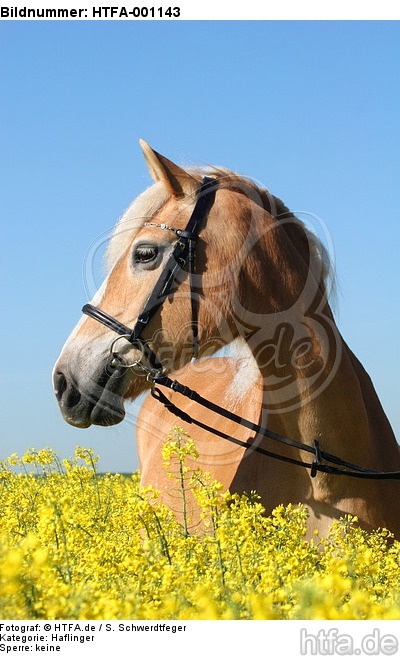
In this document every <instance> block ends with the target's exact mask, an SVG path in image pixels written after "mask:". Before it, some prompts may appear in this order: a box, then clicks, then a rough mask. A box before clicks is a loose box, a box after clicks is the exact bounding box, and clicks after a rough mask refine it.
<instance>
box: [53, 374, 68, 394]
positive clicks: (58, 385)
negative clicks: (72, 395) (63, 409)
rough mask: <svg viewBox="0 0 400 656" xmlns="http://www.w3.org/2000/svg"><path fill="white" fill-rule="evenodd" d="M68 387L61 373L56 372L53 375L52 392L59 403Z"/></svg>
mask: <svg viewBox="0 0 400 656" xmlns="http://www.w3.org/2000/svg"><path fill="white" fill-rule="evenodd" d="M67 387H68V383H67V379H66V378H65V376H64V374H63V373H62V371H56V373H55V374H54V392H55V394H56V396H57V398H58V400H59V401H61V397H62V395H63V394H64V392H65V391H66V389H67Z"/></svg>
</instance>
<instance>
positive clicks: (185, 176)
mask: <svg viewBox="0 0 400 656" xmlns="http://www.w3.org/2000/svg"><path fill="white" fill-rule="evenodd" d="M141 145H142V149H143V152H144V156H145V159H146V163H147V165H148V168H149V171H150V174H151V176H152V178H153V180H154V183H155V184H154V185H153V186H152V187H150V188H149V189H148V190H146V191H145V192H144V193H143V194H141V195H140V196H139V197H138V198H137V199H136V200H135V201H134V202H133V204H132V205H131V206H130V207H129V209H128V210H127V212H126V213H125V215H124V216H123V217H122V218H121V219H120V221H119V222H118V224H117V226H116V228H115V231H114V234H113V237H112V239H111V242H110V245H109V248H108V252H107V265H108V275H107V277H106V279H105V281H104V283H103V285H102V286H101V288H100V290H99V291H98V292H97V294H96V295H95V297H94V298H93V299H92V304H93V305H95V306H96V307H97V308H98V309H100V310H101V311H103V312H105V313H107V314H108V315H111V316H112V317H115V318H116V319H117V320H118V321H119V322H121V323H122V324H124V325H126V326H133V325H134V324H135V322H136V320H137V317H138V316H139V315H140V312H141V310H142V309H143V307H144V305H145V303H146V301H147V299H148V298H149V296H150V294H151V292H152V290H153V289H154V287H155V285H156V283H157V280H158V279H159V276H160V272H161V271H162V270H163V267H164V266H165V263H166V261H167V260H168V258H169V256H170V255H171V253H172V251H173V249H174V245H175V244H176V241H177V236H176V230H181V231H182V230H184V229H185V226H186V225H187V222H188V218H189V217H190V215H191V213H192V212H193V208H194V207H195V204H196V198H197V194H198V191H199V188H200V187H201V184H202V180H203V177H202V176H203V174H204V172H203V171H201V170H200V169H193V170H192V169H189V170H184V169H182V168H180V167H179V166H177V165H176V164H174V163H173V162H171V161H169V160H168V159H166V158H165V157H163V156H161V155H159V154H158V153H156V152H155V151H154V150H152V149H151V148H150V147H149V146H148V144H146V143H145V142H141ZM207 175H208V176H211V177H212V178H215V179H216V181H217V182H216V187H217V190H216V192H215V199H214V202H213V204H212V207H211V208H210V209H209V212H208V215H207V217H205V219H204V222H203V224H202V226H201V231H200V234H199V239H198V241H197V244H196V269H195V274H194V276H193V281H192V283H193V282H194V287H193V286H192V285H191V281H190V276H189V274H188V271H187V270H186V269H185V268H182V269H181V270H180V271H179V274H178V275H177V277H176V279H175V281H174V285H173V286H172V288H171V289H170V291H169V293H168V297H167V298H166V300H164V302H163V303H162V305H160V307H158V308H157V310H156V312H155V313H154V315H153V316H152V318H151V321H150V322H149V324H148V325H146V326H145V328H144V330H143V334H142V335H143V338H144V339H145V341H146V343H147V344H148V345H149V347H150V348H151V350H152V351H153V352H154V353H156V354H157V358H158V360H159V361H160V362H161V363H162V365H163V368H164V371H166V372H171V371H175V370H177V369H180V368H181V367H182V366H183V365H184V364H186V363H187V362H188V361H189V360H190V358H191V356H192V340H193V332H192V329H193V324H192V304H191V297H192V295H193V289H195V292H196V297H197V300H198V316H197V329H198V341H199V344H200V352H199V354H200V356H201V355H204V354H211V353H213V352H215V351H216V350H218V348H220V347H221V346H222V345H224V344H227V343H229V342H231V341H232V340H233V339H235V338H236V337H242V338H244V339H245V340H246V341H247V342H249V343H250V345H251V350H252V352H253V353H254V354H255V355H256V357H257V354H258V355H259V360H260V362H259V365H260V367H262V365H263V362H264V364H269V365H271V356H270V354H271V344H269V343H268V340H267V343H266V344H265V343H264V345H262V344H260V343H259V342H257V335H258V334H259V333H260V331H261V328H262V326H263V324H264V323H265V317H269V322H270V324H271V331H270V335H271V338H272V339H273V338H274V335H278V333H277V326H278V325H286V324H289V323H290V324H291V325H292V326H293V321H292V318H293V313H294V312H297V313H298V312H299V310H298V308H299V306H301V311H300V314H301V316H302V317H303V316H305V314H306V313H307V310H308V309H309V307H310V306H311V305H313V303H314V306H315V307H314V310H313V312H314V314H315V308H317V307H319V306H320V305H321V299H323V298H324V292H325V289H324V277H325V269H324V262H323V257H321V251H320V250H319V249H318V245H317V242H316V240H314V239H313V238H312V237H311V236H310V234H309V233H308V232H307V230H306V229H305V228H304V226H303V224H302V223H301V222H300V221H299V220H297V219H295V217H294V216H293V215H292V214H291V213H290V212H289V211H288V210H287V208H286V207H285V206H284V205H283V203H282V202H281V201H280V200H279V199H277V198H275V197H274V196H272V195H270V194H269V193H268V192H267V191H266V190H265V189H263V188H260V187H258V186H257V185H256V184H254V183H253V182H251V181H249V180H248V179H246V178H242V177H240V176H238V175H235V174H233V173H231V172H229V171H226V170H224V169H220V168H218V169H217V168H216V169H211V170H208V171H207ZM161 227H163V228H164V229H159V228H161ZM171 228H172V229H171ZM305 290H308V291H307V293H306V294H305ZM306 297H307V298H306ZM294 308H297V310H296V311H295V310H294ZM271 318H272V319H271ZM297 323H299V322H297ZM300 323H301V322H300ZM292 331H293V329H292ZM260 334H261V333H260ZM294 337H296V335H291V337H290V340H291V342H293V343H295V342H296V340H295V339H294ZM300 337H301V336H300ZM114 339H115V335H114V334H113V333H112V332H111V331H110V329H109V328H108V327H107V326H104V325H102V324H100V323H98V322H97V321H95V320H94V319H93V317H90V316H84V317H82V319H81V320H80V321H79V323H78V324H77V326H76V327H75V329H74V330H73V332H72V334H71V335H70V337H69V338H68V340H67V342H66V344H65V345H64V347H63V349H62V352H61V354H60V356H59V359H58V361H57V363H56V365H55V369H54V388H55V392H56V395H57V399H58V402H59V405H60V408H61V411H62V414H63V416H64V418H65V420H66V421H67V422H69V423H71V424H72V425H74V426H78V427H82V428H86V427H88V426H90V425H91V424H98V425H111V424H116V423H118V422H120V421H121V420H122V419H123V417H124V406H123V404H124V400H125V399H133V398H135V397H136V396H137V395H138V394H139V393H140V392H142V391H143V390H144V389H146V388H147V387H148V386H149V382H148V380H147V377H146V375H145V374H144V373H143V370H142V369H140V368H139V367H135V366H131V367H130V366H124V367H122V368H121V367H117V368H112V367H110V345H111V344H112V342H113V340H114ZM279 339H280V333H279ZM297 341H299V340H297ZM115 348H116V349H118V355H119V357H120V358H121V361H123V362H124V363H125V365H131V364H133V363H134V362H136V361H137V360H140V359H141V358H142V353H141V352H140V351H138V349H136V348H132V345H131V344H129V343H128V342H127V341H126V340H124V339H123V338H121V339H120V340H118V343H116V344H115ZM272 348H273V347H272ZM306 352H307V348H306V347H304V348H300V349H299V353H298V357H299V358H300V360H302V362H301V363H300V365H301V366H300V365H299V368H303V369H304V368H307V366H308V365H307V362H305V361H304V360H305V358H306ZM263 359H264V360H263ZM315 359H316V358H315V353H314V354H313V362H315ZM317 359H318V358H317ZM270 368H271V367H270ZM283 373H285V372H283ZM286 373H288V372H286ZM317 373H318V372H317Z"/></svg>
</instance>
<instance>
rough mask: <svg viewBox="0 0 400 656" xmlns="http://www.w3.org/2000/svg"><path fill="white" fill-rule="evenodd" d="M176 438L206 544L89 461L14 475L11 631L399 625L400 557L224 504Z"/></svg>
mask: <svg viewBox="0 0 400 656" xmlns="http://www.w3.org/2000/svg"><path fill="white" fill-rule="evenodd" d="M188 455H190V456H191V457H195V456H196V451H195V445H194V443H193V441H192V440H191V439H190V438H189V436H187V435H186V434H185V433H183V432H182V430H181V429H179V428H175V429H174V430H173V431H172V433H171V435H169V437H168V440H167V443H166V446H165V447H164V451H163V457H164V460H165V466H166V467H167V468H169V471H170V475H171V476H178V479H179V480H178V482H179V483H180V489H181V495H182V509H183V511H184V514H185V502H186V501H187V498H188V497H187V495H194V496H195V498H196V502H197V504H198V505H199V507H200V509H201V513H202V517H203V526H204V530H203V531H202V532H201V533H199V532H197V534H190V532H189V531H188V528H187V524H186V523H185V521H183V522H182V524H180V523H178V522H177V521H176V519H175V518H174V516H173V515H172V514H171V512H170V511H169V510H168V509H167V508H166V507H164V506H163V505H161V503H159V502H158V501H157V492H156V491H155V490H153V489H151V488H146V489H143V488H141V487H140V485H139V477H138V474H137V473H135V474H133V476H131V477H126V476H122V475H121V474H105V475H98V474H97V473H96V460H97V458H96V457H95V456H94V454H93V452H92V451H91V450H90V449H83V448H81V447H77V448H76V450H75V456H74V457H73V458H72V459H71V460H63V461H61V460H60V459H59V457H58V456H57V454H56V453H55V452H53V451H52V450H51V449H44V450H39V451H36V450H34V449H30V450H29V451H28V452H27V453H25V454H24V455H23V456H22V457H18V456H17V455H16V454H13V455H11V456H10V458H8V460H7V461H4V462H2V463H1V468H0V489H1V511H0V512H1V514H0V516H1V522H0V581H1V599H0V616H1V617H2V618H3V619H34V618H39V619H40V618H42V619H60V618H63V619H353V618H354V619H399V618H400V589H399V565H400V543H399V542H393V541H388V540H387V538H388V534H387V532H385V531H380V532H375V533H374V534H372V535H367V534H366V533H364V532H363V531H362V530H361V529H360V528H359V527H358V526H357V521H356V520H355V519H354V518H350V517H346V518H343V519H342V520H341V521H339V522H337V523H335V524H333V525H332V530H331V533H330V535H329V537H328V538H326V539H319V537H318V536H317V535H316V536H314V538H313V539H312V540H306V539H305V538H304V534H305V522H306V513H305V510H304V509H303V508H301V507H292V506H288V507H283V506H279V507H277V508H276V509H275V510H274V512H273V513H272V515H271V516H266V515H265V512H264V509H263V507H262V506H261V505H260V503H259V502H258V500H257V497H256V495H255V494H254V495H252V496H251V497H247V496H238V495H232V494H229V493H226V492H225V493H223V492H222V491H221V486H220V485H219V484H218V483H217V482H215V481H212V480H210V477H209V476H208V475H207V474H206V473H203V472H201V471H198V472H197V473H196V474H195V475H194V476H192V477H191V478H190V479H188V470H187V468H186V466H185V459H186V457H187V456H188Z"/></svg>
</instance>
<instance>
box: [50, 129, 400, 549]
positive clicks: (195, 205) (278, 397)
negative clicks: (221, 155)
mask: <svg viewBox="0 0 400 656" xmlns="http://www.w3.org/2000/svg"><path fill="white" fill-rule="evenodd" d="M140 143H141V147H142V150H143V154H144V157H145V161H146V164H147V166H148V169H149V172H150V175H151V177H152V179H153V184H152V186H150V187H149V188H148V189H146V190H145V191H144V192H143V193H142V194H140V195H139V196H138V197H137V198H136V199H135V200H134V202H133V203H132V204H131V205H130V207H129V208H128V209H127V211H126V212H125V213H124V215H123V216H122V218H121V219H120V220H119V221H118V222H117V224H116V226H115V229H114V233H113V236H112V239H111V241H110V244H109V246H108V249H107V253H106V265H107V276H106V278H105V280H104V282H103V284H102V285H101V287H100V289H99V290H98V292H97V293H96V294H95V296H94V298H93V299H92V302H91V305H87V306H85V308H84V311H85V312H86V314H84V315H83V316H82V317H81V319H80V320H79V321H78V323H77V325H76V327H75V328H74V330H73V331H72V333H71V335H70V337H69V338H68V339H67V341H66V343H65V345H64V347H63V348H62V351H61V354H60V356H59V358H58V360H57V362H56V364H55V367H54V372H53V385H54V391H55V394H56V397H57V400H58V403H59V407H60V409H61V412H62V415H63V417H64V419H65V420H66V421H67V422H68V423H70V424H72V425H73V426H77V427H80V428H86V427H88V426H91V425H92V424H95V425H102V426H111V425H114V424H117V423H119V422H120V421H122V420H123V418H124V416H125V408H124V403H125V401H127V400H133V399H135V398H136V397H137V396H138V395H139V394H140V393H142V392H144V391H145V390H148V389H151V388H154V385H155V383H156V382H157V380H158V379H157V375H158V374H157V372H158V373H159V371H160V370H159V369H157V367H161V371H162V374H163V375H164V376H168V375H169V374H171V375H173V376H174V377H175V378H176V380H177V381H178V383H179V382H181V386H182V385H184V386H186V387H193V388H194V389H195V390H197V391H199V392H200V394H202V395H204V397H206V398H208V399H211V400H212V401H214V402H215V403H216V404H217V406H220V407H221V408H224V407H225V409H227V410H230V411H233V412H234V413H235V414H237V415H238V416H240V417H242V418H245V419H247V420H248V421H250V422H252V424H254V428H255V430H254V431H253V432H251V431H250V432H249V429H248V426H249V424H248V421H247V423H246V422H245V421H242V422H240V421H239V423H237V424H235V425H232V422H231V421H230V419H228V418H226V417H225V416H222V417H221V416H220V415H214V413H213V412H211V411H210V410H209V409H207V408H205V407H203V406H198V404H196V403H195V401H193V399H191V398H183V399H182V398H180V399H179V403H178V402H177V401H176V400H174V403H176V404H177V405H179V407H180V408H181V409H182V410H183V411H185V412H186V413H187V415H186V416H185V415H182V414H181V418H180V419H179V420H177V419H176V418H174V417H173V416H172V415H170V413H169V411H168V409H167V407H165V408H163V407H162V406H161V405H160V404H159V403H158V401H157V399H156V398H153V397H148V398H147V399H146V400H145V401H144V403H143V406H142V409H141V412H140V416H139V429H138V436H137V437H138V451H139V459H140V468H141V482H142V483H143V484H144V485H148V484H153V485H154V486H155V487H158V488H161V498H162V500H164V501H165V502H166V503H167V504H168V505H169V506H170V507H171V508H172V509H173V510H174V511H175V512H178V510H177V508H176V505H177V504H176V494H175V491H174V490H171V485H172V484H171V480H170V479H168V480H167V479H166V476H165V473H164V471H163V467H162V459H161V446H162V443H163V440H164V439H165V435H166V433H167V432H168V429H169V428H170V427H171V425H173V424H179V425H181V426H183V427H184V428H185V429H186V430H187V431H188V433H189V434H191V436H192V437H193V439H194V440H195V443H196V446H197V449H198V451H199V462H200V463H201V464H202V466H204V468H205V469H207V470H208V471H209V472H210V473H211V474H212V475H213V476H214V477H216V478H217V479H219V480H221V482H222V484H223V486H224V487H225V488H226V489H229V490H231V491H234V492H239V493H243V492H247V493H250V492H252V491H253V490H255V491H256V492H257V494H258V495H259V496H260V500H261V502H262V503H263V505H264V507H265V509H266V511H267V512H268V511H271V510H272V509H273V508H274V507H275V506H277V505H278V504H288V503H292V504H299V503H301V504H303V505H304V506H305V507H306V508H307V510H308V515H309V519H308V525H307V526H308V529H307V531H308V533H307V534H308V535H312V534H313V532H314V531H315V530H318V531H319V533H320V535H326V534H327V532H328V531H329V526H330V525H331V523H332V521H333V520H334V519H338V518H340V517H341V516H343V515H345V514H350V515H354V516H357V517H358V519H359V522H360V525H361V526H362V527H363V528H365V529H366V530H368V531H372V530H374V529H377V528H386V529H387V530H388V531H390V532H391V533H392V534H393V535H395V536H397V537H399V536H400V512H399V511H400V494H399V491H400V483H399V481H398V480H390V479H389V480H387V479H386V478H384V479H383V480H379V479H378V480H370V479H369V478H363V477H362V476H361V477H357V476H351V475H350V476H348V475H335V474H334V473H331V471H330V470H329V467H328V468H325V469H324V467H321V466H318V465H319V456H320V453H321V451H320V449H323V453H331V454H335V456H336V457H337V458H339V459H341V460H340V462H343V461H344V462H345V463H346V462H350V463H357V465H358V466H360V467H363V468H365V469H366V470H368V471H370V470H372V471H380V472H382V471H383V472H395V471H397V470H399V469H400V452H399V446H398V443H397V441H396V438H395V436H394V433H393V430H392V428H391V426H390V423H389V421H388V419H387V417H386V415H385V412H384V410H383V408H382V406H381V403H380V401H379V398H378V396H377V393H376V391H375V389H374V386H373V384H372V381H371V379H370V377H369V375H368V374H367V372H366V371H365V369H364V367H363V366H362V364H361V363H360V362H359V360H358V359H357V358H356V356H355V355H354V354H353V352H352V351H351V350H350V348H349V346H348V345H347V344H346V342H345V341H344V339H343V337H342V335H341V333H340V331H339V328H338V326H337V324H336V322H335V319H334V315H333V311H332V309H331V305H330V297H329V288H330V278H331V267H330V263H329V258H328V255H327V252H326V250H325V248H324V247H323V245H322V243H321V242H320V240H318V238H317V237H316V236H315V235H314V234H313V233H312V232H311V231H310V230H309V229H308V228H307V227H306V226H305V225H304V223H303V222H302V221H300V219H299V218H297V217H296V216H295V215H294V214H293V213H292V212H291V211H290V210H289V209H288V208H287V207H286V205H285V204H284V203H283V201H281V200H280V199H279V198H277V197H276V196H274V195H273V194H272V193H270V192H269V191H268V190H267V189H266V188H264V187H263V186H262V185H260V184H258V183H256V182H254V181H252V180H250V179H249V178H246V177H244V176H241V175H239V174H237V173H234V172H232V171H229V170H227V169H225V168H222V167H208V168H206V169H202V168H197V167H189V168H183V167H181V166H179V165H177V164H175V163H174V162H172V161H171V160H169V159H167V158H166V157H165V156H163V155H161V154H160V153H158V152H157V151H155V150H153V149H152V148H151V147H150V146H149V145H148V144H147V143H146V142H144V141H141V142H140ZM205 181H206V182H205ZM210 181H211V182H210ZM211 186H212V190H211V191H210V188H211ZM203 196H204V197H206V198H208V199H209V200H208V201H207V207H204V208H203V210H202V211H201V212H200V213H201V214H202V216H201V217H200V222H199V221H198V219H199V216H198V215H199V202H200V200H199V199H201V197H203ZM194 216H195V219H196V220H195V221H194V223H195V224H196V226H197V227H196V230H195V231H194V230H193V225H194V223H193V217H194ZM196 221H197V223H196ZM188 226H190V229H188ZM194 232H196V234H194ZM183 243H185V244H186V243H189V245H190V247H192V250H191V251H190V254H189V266H187V261H188V260H187V257H186V255H185V257H183V256H182V257H180V256H179V253H180V251H179V248H178V246H179V247H180V248H181V250H182V252H183V250H184V247H183V246H182V244H183ZM171 261H173V262H174V267H173V275H170V276H169V278H168V280H169V282H168V284H166V283H165V280H166V276H165V275H164V274H165V271H166V270H167V269H168V267H170V264H169V263H170V262H171ZM171 270H172V269H171ZM161 279H162V285H161V287H162V289H163V291H162V293H161V291H160V289H159V288H160V280H161ZM155 289H157V290H158V292H159V293H158V292H157V294H156V295H155V294H154V290H155ZM160 299H161V300H160ZM150 306H151V308H150ZM144 308H145V310H146V311H145V312H144V310H143V309H144ZM150 310H151V311H150ZM113 317H115V318H113ZM139 324H140V329H139V328H138V326H139ZM132 325H135V328H134V329H133V330H132V332H131V326H132ZM127 326H129V328H128V327H127ZM110 328H112V329H113V330H116V331H117V332H118V337H117V338H115V336H114V335H113V334H112V332H111V330H110ZM129 335H131V337H129ZM132 335H134V336H135V337H132ZM232 345H233V349H234V351H235V353H234V354H233V355H232V354H231V355H229V356H226V355H223V356H222V357H221V356H219V355H218V354H219V353H221V350H220V349H221V348H229V347H230V346H232ZM110 358H111V362H110ZM160 380H161V379H160ZM165 397H166V399H167V400H168V401H171V399H172V397H174V393H173V392H172V391H171V390H168V391H167V392H166V394H165ZM174 398H175V397H174ZM189 415H190V416H195V417H197V419H198V420H199V422H200V426H193V425H192V424H191V423H190V422H189V423H188V422H186V421H185V417H186V418H189ZM182 417H183V418H182ZM207 425H208V426H211V429H212V428H214V433H213V432H212V431H211V433H209V431H208V430H206V428H204V426H207ZM257 427H258V428H257ZM164 429H165V432H164ZM215 430H216V431H217V432H218V431H220V432H223V433H226V434H230V435H231V436H233V437H234V438H235V439H236V438H237V439H239V440H241V441H243V442H244V443H245V444H246V446H247V447H250V448H246V449H245V450H244V449H242V448H241V447H240V446H239V445H238V444H235V445H234V446H233V445H232V442H228V441H223V440H221V439H220V438H219V437H218V436H217V435H216V434H215ZM268 431H270V432H271V434H272V435H280V436H286V442H285V440H284V439H283V440H275V441H274V440H270V439H269V434H268ZM288 439H290V440H291V441H292V444H288V443H287V440H288ZM263 449H264V452H265V451H266V450H267V449H268V452H269V453H270V454H271V457H267V456H266V455H265V454H264V453H261V451H263ZM314 450H315V457H314V461H313V462H314V463H316V466H315V467H314V465H311V464H310V458H311V456H310V453H313V451H314ZM291 460H296V461H297V463H298V464H300V465H303V466H295V464H294V463H293V462H292V461H291ZM191 467H193V468H195V467H197V463H195V462H193V463H192V464H191ZM393 478H395V476H393ZM194 521H195V520H194Z"/></svg>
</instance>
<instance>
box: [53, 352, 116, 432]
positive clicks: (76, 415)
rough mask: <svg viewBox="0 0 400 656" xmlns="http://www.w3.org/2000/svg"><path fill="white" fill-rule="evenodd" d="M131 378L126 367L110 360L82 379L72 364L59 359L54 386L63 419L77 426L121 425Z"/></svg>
mask: <svg viewBox="0 0 400 656" xmlns="http://www.w3.org/2000/svg"><path fill="white" fill-rule="evenodd" d="M128 379H129V374H128V372H126V370H122V369H120V368H118V369H117V368H115V367H110V366H109V364H108V363H106V365H104V364H103V365H102V366H101V367H100V368H99V369H98V370H97V372H95V373H94V374H92V376H91V377H90V378H89V379H85V380H82V381H80V380H79V377H78V376H75V375H73V374H72V372H71V368H70V367H66V366H63V364H62V362H60V361H59V362H58V363H57V364H56V367H55V369H54V373H53V386H54V392H55V395H56V398H57V401H58V404H59V407H60V410H61V413H62V415H63V418H64V419H65V421H66V422H67V423H69V424H71V425H72V426H75V427H77V428H88V427H89V426H91V425H92V424H95V425H97V426H112V425H114V424H119V423H120V422H121V421H122V420H123V419H124V417H125V410H124V395H125V394H126V391H127V389H128V386H129V380H128Z"/></svg>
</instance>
